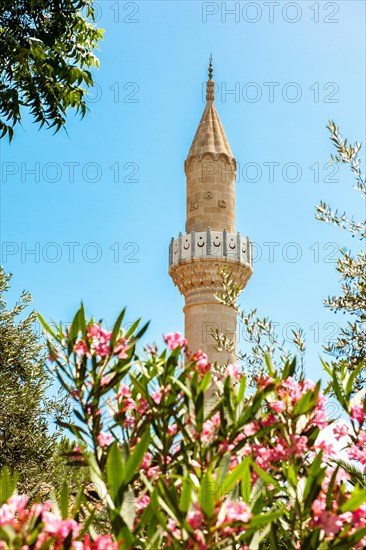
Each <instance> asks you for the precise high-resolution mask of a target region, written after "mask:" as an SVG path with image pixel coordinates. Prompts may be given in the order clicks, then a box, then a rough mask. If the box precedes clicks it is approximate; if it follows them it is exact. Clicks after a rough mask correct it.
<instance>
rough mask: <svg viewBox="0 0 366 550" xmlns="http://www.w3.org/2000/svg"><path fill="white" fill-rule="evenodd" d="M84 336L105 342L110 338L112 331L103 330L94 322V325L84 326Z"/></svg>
mask: <svg viewBox="0 0 366 550" xmlns="http://www.w3.org/2000/svg"><path fill="white" fill-rule="evenodd" d="M86 336H87V338H88V339H89V340H90V339H93V340H99V342H103V343H107V342H109V341H110V339H111V336H112V332H110V331H109V330H105V329H104V328H103V327H101V326H100V325H98V324H96V323H94V325H90V326H89V327H86Z"/></svg>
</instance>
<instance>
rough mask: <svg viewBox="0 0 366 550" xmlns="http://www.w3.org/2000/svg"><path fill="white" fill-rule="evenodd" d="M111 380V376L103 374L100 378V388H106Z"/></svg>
mask: <svg viewBox="0 0 366 550" xmlns="http://www.w3.org/2000/svg"><path fill="white" fill-rule="evenodd" d="M111 380H112V376H111V375H110V374H105V375H104V376H102V380H101V382H100V385H101V386H102V387H103V386H107V385H108V384H109V382H110V381H111Z"/></svg>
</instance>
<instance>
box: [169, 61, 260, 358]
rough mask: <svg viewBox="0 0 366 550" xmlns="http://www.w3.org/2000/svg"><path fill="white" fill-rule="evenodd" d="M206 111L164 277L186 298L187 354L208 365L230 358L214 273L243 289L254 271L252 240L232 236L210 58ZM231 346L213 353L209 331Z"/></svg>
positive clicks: (229, 166) (227, 318)
mask: <svg viewBox="0 0 366 550" xmlns="http://www.w3.org/2000/svg"><path fill="white" fill-rule="evenodd" d="M208 74H209V79H208V81H207V91H206V107H205V110H204V112H203V115H202V118H201V121H200V123H199V126H198V129H197V132H196V135H195V137H194V139H193V143H192V145H191V148H190V150H189V153H188V157H187V160H186V161H185V164H184V169H185V174H186V179H187V214H186V235H182V234H181V233H180V234H179V237H178V238H177V239H172V241H171V243H170V251H169V274H170V276H171V277H172V279H173V281H174V283H175V285H176V286H177V287H178V288H179V291H180V293H181V294H183V296H184V298H185V306H184V309H183V311H184V316H185V337H186V338H187V340H188V347H189V349H190V350H191V351H192V352H196V351H198V350H199V349H200V350H202V351H203V352H205V353H207V355H208V357H209V360H210V361H211V362H215V361H217V362H218V363H219V364H221V365H223V364H227V363H228V362H233V361H234V360H235V354H236V324H237V319H236V313H235V311H234V310H233V309H231V308H229V307H227V306H225V305H223V304H221V303H220V302H219V301H218V300H217V298H215V293H217V292H220V290H221V289H222V279H221V277H220V276H219V271H220V269H222V268H223V267H224V266H227V268H229V270H230V272H231V274H232V278H233V280H234V281H235V284H236V285H237V286H238V287H239V288H240V289H244V287H245V286H246V284H247V282H248V280H249V278H250V276H251V275H252V273H253V268H252V252H251V242H250V240H249V238H248V237H242V236H241V235H240V233H236V232H235V178H236V161H235V158H234V156H233V153H232V152H231V149H230V145H229V143H228V140H227V138H226V135H225V131H224V129H223V127H222V124H221V121H220V118H219V116H218V114H217V111H216V109H215V105H214V81H213V78H212V74H213V68H212V56H211V57H210V65H209V71H208ZM213 330H214V331H215V330H218V331H219V332H220V333H222V334H225V335H226V336H227V337H228V338H230V339H231V340H232V342H233V348H232V352H231V353H230V352H223V351H220V352H219V351H217V350H216V349H215V348H216V346H217V344H216V342H215V339H214V338H213V336H212V331H213Z"/></svg>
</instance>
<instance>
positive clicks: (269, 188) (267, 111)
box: [1, 0, 365, 378]
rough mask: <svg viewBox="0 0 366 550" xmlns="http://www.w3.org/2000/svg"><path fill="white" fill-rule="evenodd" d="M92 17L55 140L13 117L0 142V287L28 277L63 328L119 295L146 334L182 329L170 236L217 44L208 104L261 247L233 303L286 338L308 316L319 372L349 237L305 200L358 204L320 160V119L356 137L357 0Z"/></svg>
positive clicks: (135, 8) (178, 218) (360, 136)
mask: <svg viewBox="0 0 366 550" xmlns="http://www.w3.org/2000/svg"><path fill="white" fill-rule="evenodd" d="M230 10H231V12H233V10H234V13H230ZM97 13H98V17H100V20H99V22H98V24H99V26H100V27H102V28H104V29H105V40H104V42H103V43H102V44H101V49H100V52H99V57H100V61H101V68H100V70H99V71H98V72H97V73H96V74H95V81H96V86H95V87H94V89H93V90H91V97H90V101H89V105H90V109H91V112H90V113H89V114H88V115H87V116H86V118H85V119H84V120H83V121H81V122H80V121H79V120H78V118H75V117H73V116H72V115H71V116H70V118H69V121H68V124H67V134H66V133H65V132H63V131H61V132H60V133H59V134H57V135H56V136H53V135H52V133H51V132H48V131H46V130H41V131H38V129H37V127H36V126H35V125H34V124H32V122H31V120H30V119H29V118H27V117H25V119H24V124H23V128H18V129H17V131H16V135H15V139H14V141H13V142H12V143H11V145H8V144H7V143H6V142H5V141H3V142H2V143H1V163H2V166H1V168H2V184H1V241H2V258H1V263H2V264H3V265H4V266H5V268H6V270H7V271H11V272H13V273H14V279H13V288H12V293H11V296H12V297H16V296H17V295H18V294H19V292H20V291H21V290H22V289H23V288H26V289H28V290H30V291H31V292H32V294H33V297H34V307H35V308H36V309H37V310H39V311H40V312H41V313H42V314H43V316H44V317H45V318H47V319H53V320H56V321H59V320H63V321H66V322H68V321H70V320H71V318H72V315H73V313H74V312H75V310H76V308H77V307H78V305H79V303H80V300H83V301H84V303H85V305H86V309H87V312H88V314H89V315H94V316H95V317H97V318H104V319H105V320H106V322H107V324H110V323H112V322H113V320H114V319H115V317H116V316H117V314H118V312H119V311H120V309H122V307H123V306H125V305H126V306H127V308H128V315H127V317H128V321H133V320H134V319H135V318H137V317H138V316H142V317H143V319H145V320H149V319H151V327H150V329H149V332H148V333H147V336H146V340H147V341H149V342H152V341H154V340H156V341H157V342H158V343H161V334H162V333H164V332H167V331H172V330H183V313H182V307H183V298H182V297H181V296H180V295H179V293H178V290H177V289H176V288H175V287H174V285H173V283H172V281H171V280H170V278H169V276H168V247H169V241H170V238H171V237H172V236H176V235H177V234H178V232H179V231H183V232H184V224H185V176H184V170H183V163H184V159H185V158H186V156H187V153H188V150H189V147H190V144H191V142H192V140H193V137H194V134H195V131H196V128H197V125H198V122H199V119H200V116H201V114H202V111H203V108H204V103H203V95H202V86H203V84H204V82H205V81H206V78H207V66H208V57H209V54H210V53H211V52H212V54H213V57H214V71H215V72H214V79H215V82H216V84H217V92H216V108H217V110H218V112H219V115H220V117H221V120H222V123H223V125H224V128H225V130H226V134H227V136H228V139H229V142H230V145H231V148H232V150H233V152H234V155H235V157H236V159H237V161H238V164H239V174H238V177H237V230H239V231H240V232H241V233H242V234H248V235H250V237H251V239H252V241H254V243H256V244H255V247H256V250H257V260H256V262H255V266H254V275H253V276H252V279H251V280H250V282H249V284H248V286H247V288H246V290H245V292H244V293H243V294H242V297H241V300H240V302H241V305H242V306H243V307H244V308H248V309H250V308H254V307H257V308H258V312H259V313H260V314H261V315H263V316H268V317H270V318H271V319H273V321H275V322H277V323H278V332H279V334H280V335H281V334H282V335H284V336H286V334H290V331H291V328H292V325H291V323H296V324H297V325H299V326H302V327H303V328H304V329H305V331H306V334H307V343H308V350H309V351H308V359H307V371H308V374H309V375H310V376H311V377H313V378H316V377H318V376H319V375H320V371H321V367H320V362H319V360H318V355H319V353H320V352H321V347H322V343H323V341H326V340H327V338H328V337H329V336H332V335H333V336H334V335H335V333H336V331H337V324H342V323H343V322H345V321H344V318H341V317H338V316H335V315H334V314H332V313H330V312H328V311H327V310H325V309H324V307H323V305H322V300H323V299H324V298H325V297H326V296H327V295H328V294H330V293H336V292H337V291H338V275H337V273H336V271H335V263H334V261H335V259H336V257H337V252H336V251H337V247H338V246H341V247H343V246H346V247H349V246H352V248H353V250H355V251H357V248H360V243H357V242H353V241H352V242H351V239H349V238H348V237H347V235H346V234H345V233H344V232H341V231H339V230H337V229H336V228H332V227H330V226H326V225H325V224H322V223H320V222H318V221H316V220H315V218H314V206H315V204H317V203H318V202H319V200H320V199H323V200H327V201H328V202H330V203H331V204H332V205H333V206H334V207H336V206H338V207H339V208H340V209H341V210H343V209H345V210H348V211H349V212H352V213H354V214H355V215H356V216H359V217H362V215H363V213H364V212H363V209H364V205H363V204H362V202H361V200H360V198H359V196H358V194H357V193H356V192H355V191H353V190H352V184H353V181H352V178H351V176H350V174H349V172H348V171H347V170H343V169H340V170H339V171H338V172H333V168H331V167H329V166H325V165H326V163H327V162H328V160H329V155H330V152H331V144H330V142H329V140H328V136H327V131H326V129H325V124H326V122H327V120H328V119H330V118H332V119H334V120H335V121H336V122H337V124H338V125H340V127H341V130H342V131H343V133H344V134H345V135H347V137H349V139H350V140H351V141H355V140H359V141H364V135H365V106H364V96H365V59H364V52H365V3H364V2H362V1H338V2H322V1H319V2H313V1H312V2H307V1H301V2H226V3H225V2H224V3H222V2H199V1H179V2H174V1H169V2H168V1H164V2H162V1H160V2H155V1H145V2H118V1H115V0H114V1H109V0H104V1H101V2H99V3H98V11H97ZM233 90H235V93H230V91H233ZM271 167H272V169H273V177H271V173H270V169H271ZM32 169H33V170H35V172H33V173H32V172H30V171H31V170H32ZM293 243H296V244H293ZM32 249H33V250H35V251H36V252H35V254H33V255H32V254H29V253H27V250H28V251H29V250H32ZM271 251H272V253H273V254H272V255H271ZM296 256H298V261H291V260H293V259H294V258H296ZM286 258H287V259H286ZM289 323H290V324H289ZM240 340H241V339H240ZM240 345H241V346H243V345H244V342H242V341H241V344H240Z"/></svg>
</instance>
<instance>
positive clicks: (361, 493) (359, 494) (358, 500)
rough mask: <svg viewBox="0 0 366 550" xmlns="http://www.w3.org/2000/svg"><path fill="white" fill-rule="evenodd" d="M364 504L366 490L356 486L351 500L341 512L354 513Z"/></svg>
mask: <svg viewBox="0 0 366 550" xmlns="http://www.w3.org/2000/svg"><path fill="white" fill-rule="evenodd" d="M364 502H366V490H365V489H362V488H360V487H359V486H358V485H356V487H355V488H354V490H353V492H352V495H351V496H350V498H349V499H348V500H347V502H345V503H344V504H343V506H342V507H341V512H342V513H343V512H353V510H357V508H359V507H360V506H361V504H363V503H364Z"/></svg>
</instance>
